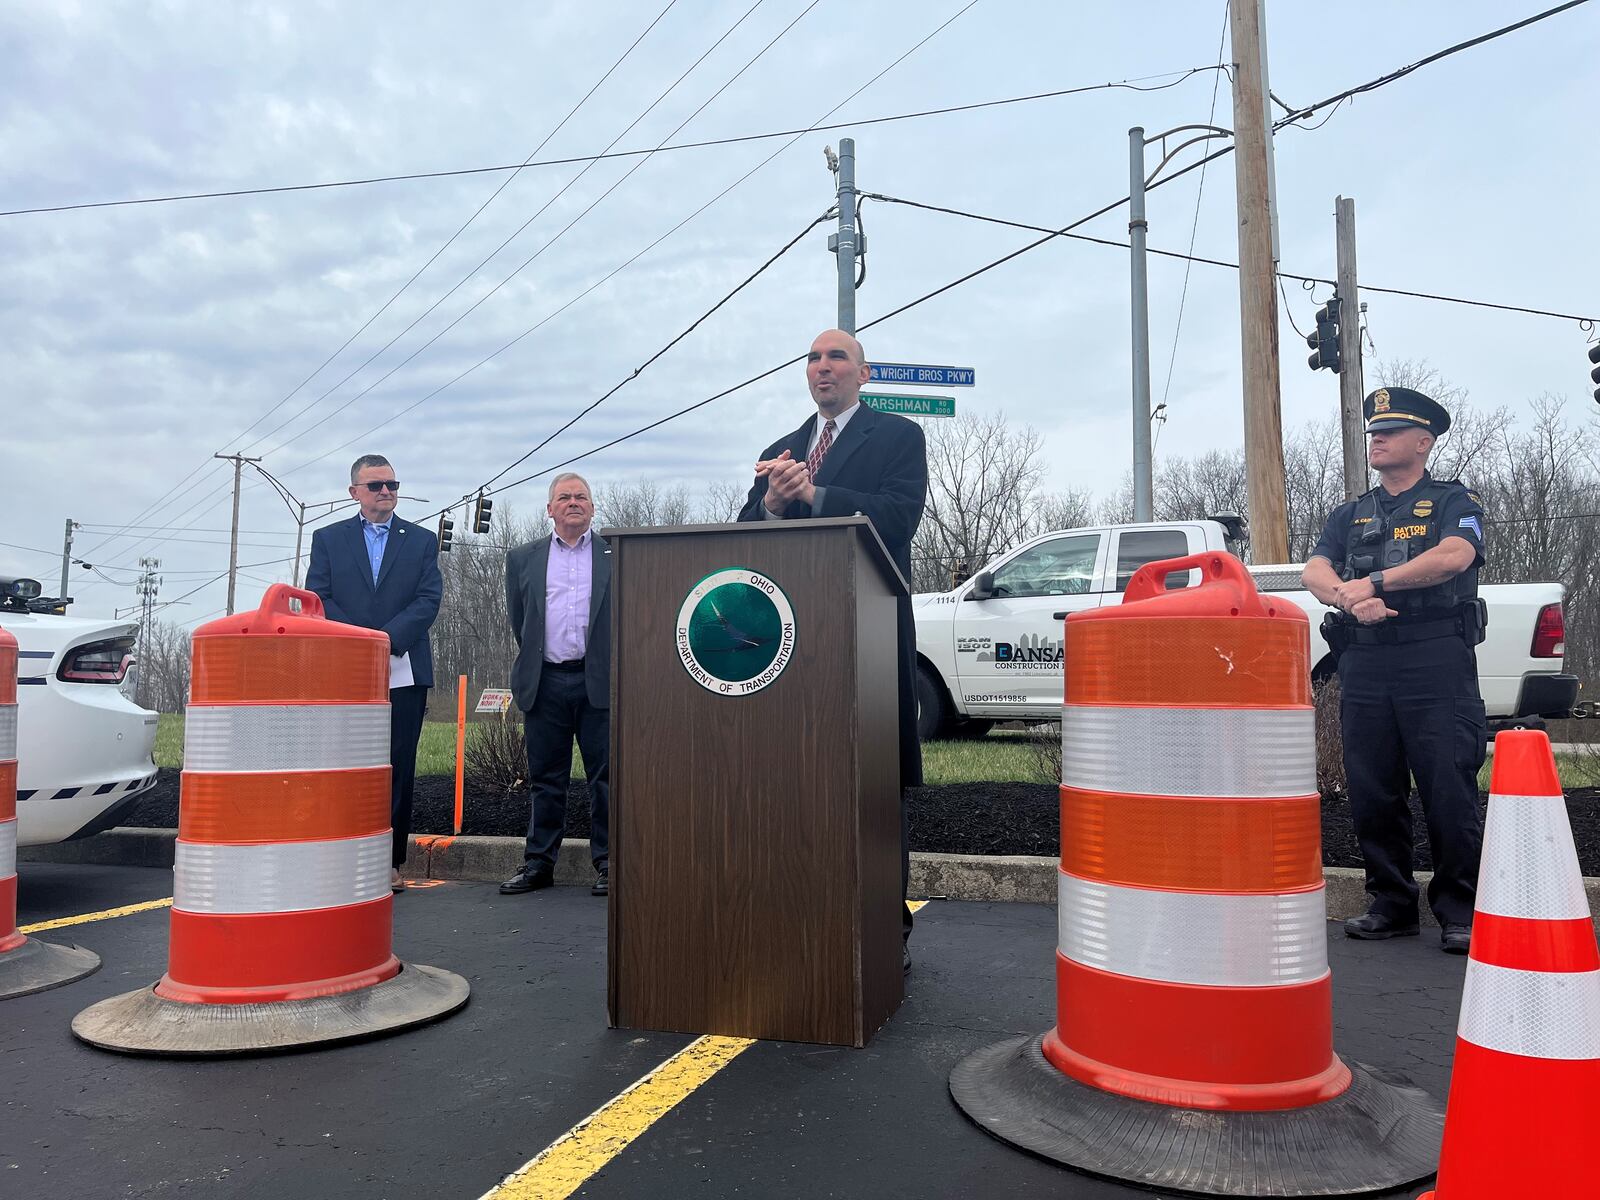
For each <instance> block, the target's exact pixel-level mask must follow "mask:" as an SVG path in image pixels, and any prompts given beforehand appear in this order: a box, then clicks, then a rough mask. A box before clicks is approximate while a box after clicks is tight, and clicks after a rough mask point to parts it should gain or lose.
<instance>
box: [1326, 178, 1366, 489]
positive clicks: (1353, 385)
mask: <svg viewBox="0 0 1600 1200" xmlns="http://www.w3.org/2000/svg"><path fill="white" fill-rule="evenodd" d="M1333 204H1334V233H1335V235H1336V237H1337V239H1338V254H1337V262H1338V279H1339V288H1338V291H1339V301H1340V303H1339V429H1340V433H1341V434H1342V435H1343V442H1344V498H1345V499H1346V500H1349V499H1351V498H1352V497H1355V496H1359V495H1361V493H1362V492H1365V491H1366V490H1367V444H1366V443H1367V439H1366V434H1365V433H1364V432H1363V431H1362V428H1361V398H1362V395H1363V394H1364V393H1365V392H1366V384H1365V382H1363V380H1362V371H1361V300H1360V295H1359V293H1358V284H1357V283H1356V202H1355V201H1354V200H1351V199H1348V198H1346V197H1344V196H1336V197H1334V201H1333Z"/></svg>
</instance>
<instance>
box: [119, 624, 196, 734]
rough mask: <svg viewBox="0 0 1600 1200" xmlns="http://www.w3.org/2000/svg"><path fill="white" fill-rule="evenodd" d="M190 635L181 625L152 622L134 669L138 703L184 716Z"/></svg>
mask: <svg viewBox="0 0 1600 1200" xmlns="http://www.w3.org/2000/svg"><path fill="white" fill-rule="evenodd" d="M190 644H191V643H190V634H189V631H188V630H187V629H185V628H183V626H181V625H173V624H170V623H169V622H167V621H157V620H152V621H151V622H150V625H149V627H148V628H147V629H146V630H145V631H144V645H143V648H142V649H141V651H140V657H139V661H138V663H137V664H136V665H135V667H134V676H133V682H134V692H135V699H136V701H137V703H139V704H140V705H142V706H143V707H145V708H150V709H154V710H155V711H156V712H163V713H181V712H182V711H183V708H184V705H185V704H187V703H188V702H189V656H190Z"/></svg>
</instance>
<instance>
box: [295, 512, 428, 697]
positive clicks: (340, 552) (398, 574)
mask: <svg viewBox="0 0 1600 1200" xmlns="http://www.w3.org/2000/svg"><path fill="white" fill-rule="evenodd" d="M306 589H307V590H308V591H312V592H315V593H316V594H317V595H318V596H320V597H321V598H322V607H323V609H324V610H325V611H326V612H327V614H328V619H329V620H332V621H342V622H344V623H345V624H346V625H359V626H361V627H362V628H363V629H381V630H382V631H383V632H384V633H386V634H388V635H389V653H390V654H409V655H411V676H412V679H413V680H414V681H415V682H416V683H418V684H421V685H422V686H423V687H432V686H433V646H432V644H431V643H430V642H429V641H428V630H429V629H430V628H432V626H433V622H434V620H435V619H436V618H437V617H438V615H439V601H440V600H441V599H442V598H443V596H444V577H443V576H442V575H440V574H439V539H438V538H437V537H436V536H435V535H434V533H433V531H432V530H430V529H424V528H423V527H422V526H421V525H413V524H412V523H411V522H410V521H402V520H401V519H400V518H399V517H395V518H393V521H392V523H391V524H390V526H389V537H388V540H387V542H386V543H385V544H384V547H383V562H382V563H381V564H380V565H379V567H378V582H377V583H376V584H374V583H373V582H372V559H371V558H370V557H369V556H368V554H367V539H366V535H365V534H364V533H362V531H361V518H360V517H359V516H355V517H350V518H348V519H347V520H344V521H339V522H337V523H335V524H333V525H325V526H323V527H322V528H321V529H319V530H317V531H316V532H315V533H313V534H312V535H311V568H310V570H308V571H307V572H306Z"/></svg>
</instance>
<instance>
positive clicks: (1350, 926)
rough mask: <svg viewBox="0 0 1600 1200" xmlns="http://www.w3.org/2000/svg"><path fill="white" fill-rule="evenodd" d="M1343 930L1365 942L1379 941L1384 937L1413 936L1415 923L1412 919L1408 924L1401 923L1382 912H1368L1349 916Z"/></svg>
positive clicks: (1415, 931)
mask: <svg viewBox="0 0 1600 1200" xmlns="http://www.w3.org/2000/svg"><path fill="white" fill-rule="evenodd" d="M1344 932H1345V935H1346V936H1347V937H1353V938H1360V939H1361V940H1362V941H1367V942H1381V941H1382V940H1383V939H1384V938H1394V937H1415V936H1416V934H1417V923H1416V922H1415V921H1412V922H1411V924H1409V925H1402V924H1401V923H1400V922H1399V921H1396V920H1394V919H1393V918H1392V917H1386V916H1384V915H1383V914H1382V913H1375V912H1369V913H1367V914H1366V915H1365V916H1362V917H1351V918H1350V920H1348V921H1346V922H1345V923H1344Z"/></svg>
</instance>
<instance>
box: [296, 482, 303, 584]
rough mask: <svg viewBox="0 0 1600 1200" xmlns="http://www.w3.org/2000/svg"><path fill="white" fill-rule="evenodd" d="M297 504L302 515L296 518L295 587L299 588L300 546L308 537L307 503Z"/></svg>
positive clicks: (298, 502) (297, 502)
mask: <svg viewBox="0 0 1600 1200" xmlns="http://www.w3.org/2000/svg"><path fill="white" fill-rule="evenodd" d="M295 503H296V504H298V505H299V506H300V515H299V516H298V517H296V518H295V522H294V586H295V587H299V586H300V544H301V542H303V541H304V540H305V536H306V502H305V501H304V500H296V501H295Z"/></svg>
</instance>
